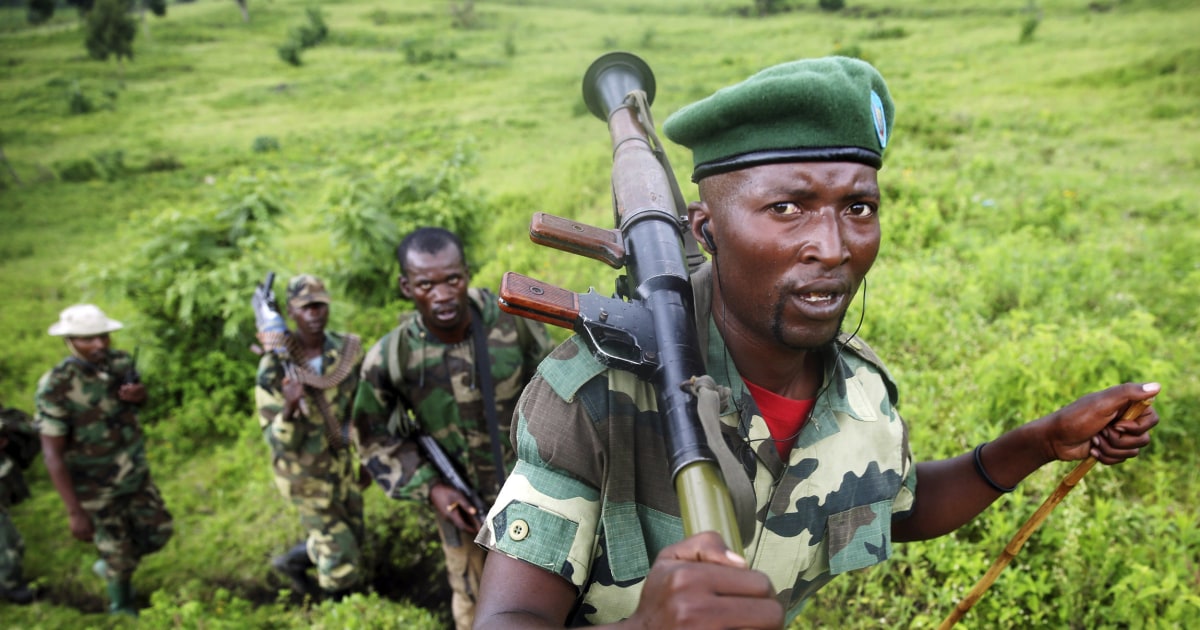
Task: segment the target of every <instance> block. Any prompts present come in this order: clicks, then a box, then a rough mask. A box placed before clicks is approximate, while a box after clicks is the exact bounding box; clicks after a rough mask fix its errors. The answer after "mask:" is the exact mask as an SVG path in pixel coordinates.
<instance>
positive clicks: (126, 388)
mask: <svg viewBox="0 0 1200 630" xmlns="http://www.w3.org/2000/svg"><path fill="white" fill-rule="evenodd" d="M117 398H120V399H121V401H122V402H127V403H133V404H135V405H140V404H142V403H144V402H146V386H145V385H143V384H141V383H125V384H124V385H122V386H121V389H118V390H117Z"/></svg>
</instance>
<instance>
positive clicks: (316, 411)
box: [254, 274, 364, 599]
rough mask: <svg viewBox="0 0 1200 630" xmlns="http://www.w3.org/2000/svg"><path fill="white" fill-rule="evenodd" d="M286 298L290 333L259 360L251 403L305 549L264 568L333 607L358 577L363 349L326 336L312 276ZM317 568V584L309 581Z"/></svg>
mask: <svg viewBox="0 0 1200 630" xmlns="http://www.w3.org/2000/svg"><path fill="white" fill-rule="evenodd" d="M268 289H269V287H268ZM286 297H287V314H288V317H289V318H291V319H292V321H293V322H294V323H295V329H294V330H291V331H289V332H288V333H287V335H286V337H285V340H286V343H284V344H283V347H281V348H279V351H278V352H266V353H265V354H264V355H263V357H262V359H261V360H260V361H259V364H258V378H257V380H256V384H255V389H254V399H255V403H256V405H257V407H258V422H259V426H260V428H261V429H262V432H263V438H264V439H265V440H266V442H267V445H268V446H269V447H270V449H271V471H272V472H273V473H274V475H275V486H276V487H277V488H278V489H279V492H280V493H281V494H282V495H283V497H284V498H285V499H287V500H288V501H290V502H291V503H292V505H294V506H296V509H297V510H298V511H299V512H300V523H301V526H302V527H303V528H304V530H305V532H306V540H305V541H303V542H300V543H298V544H296V545H293V546H292V547H291V548H290V549H288V550H287V551H286V552H285V553H283V554H281V555H279V556H276V557H275V558H274V559H272V561H271V566H272V567H273V568H275V569H276V570H277V571H279V572H281V573H283V574H284V575H286V576H287V577H288V578H289V579H290V581H291V585H292V587H293V588H294V589H295V591H296V592H297V593H299V594H303V595H310V596H314V597H316V596H324V597H326V598H330V599H340V598H342V597H343V596H344V595H346V594H347V593H349V592H351V591H354V590H358V589H359V588H361V587H362V585H363V578H364V576H363V567H362V545H363V535H364V532H363V500H362V492H361V490H360V487H359V478H360V476H359V465H358V457H357V456H356V455H355V453H354V449H353V447H352V445H351V444H350V441H349V438H348V424H347V423H348V420H349V417H350V406H351V403H352V401H353V400H354V392H355V390H356V389H357V388H358V374H359V365H360V363H361V362H362V343H361V342H360V341H359V338H358V336H357V335H354V334H351V333H341V332H335V331H332V330H327V329H326V326H327V324H328V323H329V308H330V299H329V292H328V291H327V290H326V289H325V283H323V282H322V281H321V280H320V279H319V278H317V277H316V276H312V275H309V274H301V275H298V276H295V277H293V278H292V279H291V280H289V281H288V284H287V296H286ZM314 567H315V568H316V576H317V579H316V583H315V584H314V583H313V580H312V577H310V576H309V574H308V571H309V569H312V568H314Z"/></svg>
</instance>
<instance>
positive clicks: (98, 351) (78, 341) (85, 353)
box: [67, 333, 111, 363]
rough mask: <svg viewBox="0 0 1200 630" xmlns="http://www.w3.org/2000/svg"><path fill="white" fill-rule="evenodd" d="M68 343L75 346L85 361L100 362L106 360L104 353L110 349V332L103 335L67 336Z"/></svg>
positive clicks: (77, 352)
mask: <svg viewBox="0 0 1200 630" xmlns="http://www.w3.org/2000/svg"><path fill="white" fill-rule="evenodd" d="M67 343H69V344H71V347H72V348H75V353H76V354H78V355H79V356H80V357H81V358H82V359H83V360H84V361H87V362H88V363H100V362H102V361H103V360H104V354H105V352H107V351H108V347H109V345H110V343H111V342H110V341H109V338H108V333H105V334H103V335H93V336H91V337H67Z"/></svg>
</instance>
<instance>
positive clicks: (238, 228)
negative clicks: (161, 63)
mask: <svg viewBox="0 0 1200 630" xmlns="http://www.w3.org/2000/svg"><path fill="white" fill-rule="evenodd" d="M278 185H279V184H278V182H277V181H276V180H275V179H273V178H271V177H270V176H258V175H246V176H243V177H242V178H240V179H239V180H238V181H236V182H235V183H234V185H233V187H232V190H231V191H230V192H228V193H226V195H225V197H224V203H223V205H222V206H217V205H212V206H203V207H200V208H194V209H189V210H184V211H181V210H174V211H169V212H162V213H157V214H156V215H154V216H149V217H146V219H147V220H146V221H145V222H144V223H143V224H142V226H143V227H142V230H141V231H140V235H139V237H138V241H139V242H140V243H141V245H140V246H139V247H137V248H135V249H132V250H131V251H130V252H129V253H128V254H126V255H125V256H124V257H123V258H122V259H121V260H119V261H117V262H115V263H114V264H113V265H111V266H109V267H107V268H104V269H102V270H101V271H100V274H99V275H100V279H101V282H102V284H104V285H106V286H108V287H109V289H110V290H111V291H113V292H116V293H118V294H120V295H122V296H123V297H124V298H125V299H128V300H129V301H130V302H132V303H133V304H134V305H135V306H136V307H137V309H138V312H139V313H140V317H141V319H142V321H141V328H143V329H145V330H146V331H147V332H148V334H149V335H150V336H151V338H153V339H154V341H155V345H156V349H152V350H150V351H149V352H150V355H151V356H154V355H155V354H157V355H158V357H159V358H160V360H159V361H156V362H155V363H154V364H155V365H158V366H161V370H162V372H164V373H161V374H158V375H156V378H154V379H147V380H148V381H151V382H155V383H158V387H159V388H160V389H159V390H158V391H155V392H153V394H154V395H152V396H151V397H150V400H151V403H150V404H151V407H150V408H149V409H147V415H148V416H150V417H156V416H158V417H165V416H167V415H168V413H170V414H172V415H174V417H175V420H174V422H173V425H172V426H173V428H172V439H174V440H175V442H176V444H177V445H179V446H180V448H181V450H182V451H183V452H187V449H188V446H189V445H191V444H198V443H203V442H204V441H206V440H211V439H213V438H215V437H217V436H221V435H234V434H236V432H237V428H238V427H239V426H240V425H241V419H235V420H233V421H232V423H229V420H228V416H226V415H225V414H223V413H221V412H220V410H222V409H238V408H246V406H247V405H249V400H248V397H249V394H250V391H251V388H250V387H248V386H247V385H246V383H249V382H253V378H254V363H255V362H254V361H253V357H252V355H250V353H249V349H248V348H249V345H250V340H252V339H253V332H254V316H253V313H252V312H251V311H250V308H249V295H250V291H251V290H252V289H253V287H254V285H255V283H256V282H258V281H260V280H261V276H262V273H263V270H264V269H268V268H271V264H270V263H269V262H268V261H269V258H270V247H271V244H272V238H271V236H270V235H271V234H272V233H273V232H274V231H275V228H276V227H277V225H278V222H279V220H280V219H281V218H282V216H283V215H284V214H285V213H286V212H287V210H286V207H285V206H284V204H283V202H282V201H281V195H280V194H279V193H278V192H277V189H278Z"/></svg>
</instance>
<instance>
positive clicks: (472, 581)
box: [437, 515, 487, 630]
mask: <svg viewBox="0 0 1200 630" xmlns="http://www.w3.org/2000/svg"><path fill="white" fill-rule="evenodd" d="M437 521H438V535H439V536H440V537H441V539H442V552H443V553H444V554H445V556H446V578H447V579H448V580H449V582H450V590H451V592H452V594H451V596H450V612H451V614H453V615H454V627H455V629H456V630H471V626H472V625H473V624H474V622H475V601H476V600H477V599H478V597H479V580H480V578H481V577H483V561H484V560H486V559H487V550H485V549H484V548H483V547H480V546H479V545H476V544H475V542H474V541H473V540H471V538H470V537H468V536H464V535H463V533H462V532H460V531H458V529H457V528H455V527H454V524H453V523H451V522H450V521H447V520H445V519H443V518H441V516H440V515H439V516H438V517H437Z"/></svg>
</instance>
